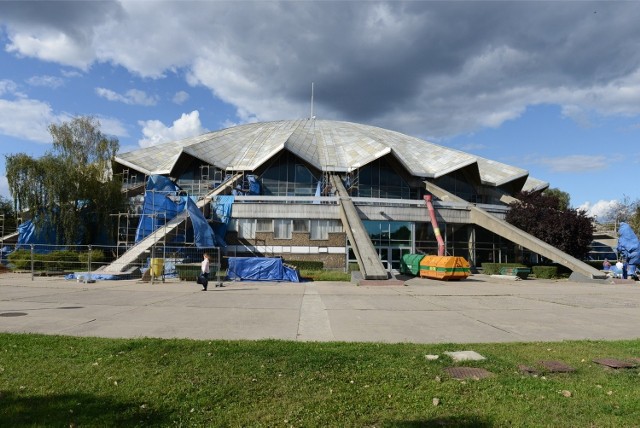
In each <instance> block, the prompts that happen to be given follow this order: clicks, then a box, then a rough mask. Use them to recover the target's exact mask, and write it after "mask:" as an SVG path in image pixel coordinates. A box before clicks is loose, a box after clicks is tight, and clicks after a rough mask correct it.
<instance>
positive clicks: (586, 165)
mask: <svg viewBox="0 0 640 428" xmlns="http://www.w3.org/2000/svg"><path fill="white" fill-rule="evenodd" d="M610 161H611V159H610V158H609V157H607V156H604V155H595V156H588V155H571V156H561V157H555V158H542V159H540V160H539V161H537V163H539V164H541V165H545V166H547V167H548V168H549V169H551V171H554V172H594V171H598V170H604V169H607V168H608V167H609V165H610Z"/></svg>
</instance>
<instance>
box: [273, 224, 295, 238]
mask: <svg viewBox="0 0 640 428" xmlns="http://www.w3.org/2000/svg"><path fill="white" fill-rule="evenodd" d="M273 226H274V230H273V237H274V238H276V239H291V230H292V226H291V220H274V221H273Z"/></svg>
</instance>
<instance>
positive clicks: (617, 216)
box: [602, 195, 640, 236]
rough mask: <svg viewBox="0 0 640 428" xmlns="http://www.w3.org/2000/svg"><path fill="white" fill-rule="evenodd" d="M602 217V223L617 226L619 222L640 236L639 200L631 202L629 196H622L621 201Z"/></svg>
mask: <svg viewBox="0 0 640 428" xmlns="http://www.w3.org/2000/svg"><path fill="white" fill-rule="evenodd" d="M602 217H603V221H610V222H613V223H614V224H615V225H619V224H620V223H621V222H625V223H627V224H628V225H629V226H631V229H633V231H634V233H635V234H636V235H638V236H640V199H636V200H632V199H631V198H630V197H629V196H626V195H625V196H624V197H623V198H622V201H619V202H617V203H616V204H615V205H614V206H612V207H611V210H610V211H609V212H608V213H607V214H606V215H604V216H602Z"/></svg>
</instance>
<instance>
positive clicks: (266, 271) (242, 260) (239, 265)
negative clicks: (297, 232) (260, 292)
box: [227, 257, 300, 282]
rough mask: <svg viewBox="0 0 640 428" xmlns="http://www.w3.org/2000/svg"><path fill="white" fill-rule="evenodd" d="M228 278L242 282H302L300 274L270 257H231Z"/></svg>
mask: <svg viewBox="0 0 640 428" xmlns="http://www.w3.org/2000/svg"><path fill="white" fill-rule="evenodd" d="M227 276H228V278H229V279H230V280H236V279H237V280H241V281H290V282H300V278H299V276H298V272H297V271H296V270H295V269H292V268H290V267H288V266H285V265H284V263H282V259H278V258H268V257H230V258H229V269H228V270H227Z"/></svg>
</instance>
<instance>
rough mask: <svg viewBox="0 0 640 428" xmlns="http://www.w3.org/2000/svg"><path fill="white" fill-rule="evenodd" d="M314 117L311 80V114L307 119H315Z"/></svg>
mask: <svg viewBox="0 0 640 428" xmlns="http://www.w3.org/2000/svg"><path fill="white" fill-rule="evenodd" d="M315 118H316V117H315V116H314V115H313V82H311V116H309V119H315Z"/></svg>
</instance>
